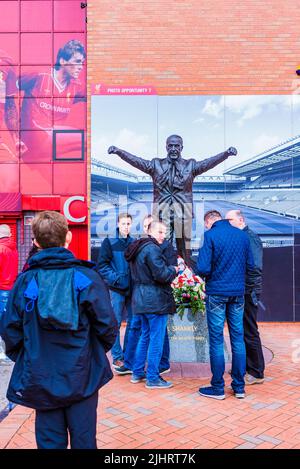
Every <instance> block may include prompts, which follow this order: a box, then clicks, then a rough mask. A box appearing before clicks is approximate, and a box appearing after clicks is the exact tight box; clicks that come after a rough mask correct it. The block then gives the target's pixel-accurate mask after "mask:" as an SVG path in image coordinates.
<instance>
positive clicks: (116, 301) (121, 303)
mask: <svg viewBox="0 0 300 469" xmlns="http://www.w3.org/2000/svg"><path fill="white" fill-rule="evenodd" d="M110 298H111V304H112V307H113V310H114V313H115V316H116V320H117V321H118V326H119V332H118V335H117V338H116V341H115V343H114V345H113V346H112V349H111V354H112V357H113V360H114V361H115V360H123V359H124V352H125V350H126V346H127V342H128V333H129V330H130V323H131V319H132V312H131V299H130V298H129V297H127V296H124V295H121V294H120V293H118V292H115V291H110ZM124 308H125V309H126V312H127V327H126V331H125V337H124V345H123V350H122V347H121V342H120V327H121V322H122V313H123V310H124Z"/></svg>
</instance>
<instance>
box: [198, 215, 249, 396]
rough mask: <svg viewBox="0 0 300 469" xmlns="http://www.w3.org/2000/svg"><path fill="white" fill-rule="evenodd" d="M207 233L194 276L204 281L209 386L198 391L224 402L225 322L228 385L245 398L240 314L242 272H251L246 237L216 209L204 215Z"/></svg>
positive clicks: (242, 329) (244, 352) (243, 284)
mask: <svg viewBox="0 0 300 469" xmlns="http://www.w3.org/2000/svg"><path fill="white" fill-rule="evenodd" d="M204 224H205V227H206V228H207V231H206V232H205V234H204V241H203V246H202V247H201V248H200V249H199V255H198V261H197V268H196V273H197V274H198V275H200V276H201V277H204V278H205V280H206V288H205V289H206V314H207V325H208V333H209V348H210V365H211V372H212V379H211V383H210V384H211V385H210V386H207V387H202V388H200V389H199V393H200V395H201V396H205V397H210V398H213V399H225V393H224V379H223V374H224V371H225V359H224V337H223V329H224V323H225V319H226V320H227V324H228V329H229V334H230V341H231V348H232V375H231V377H232V383H231V388H232V390H233V392H234V395H235V397H237V398H243V397H245V381H244V375H245V370H246V350H245V343H244V328H243V313H244V294H245V277H246V272H247V271H250V270H251V269H253V267H254V265H253V257H252V253H251V248H250V242H249V238H248V236H247V235H246V233H244V232H243V231H241V230H239V229H237V228H235V227H233V226H231V224H230V222H229V221H228V220H222V216H221V214H220V213H219V212H218V211H216V210H211V211H209V212H207V213H206V214H205V216H204Z"/></svg>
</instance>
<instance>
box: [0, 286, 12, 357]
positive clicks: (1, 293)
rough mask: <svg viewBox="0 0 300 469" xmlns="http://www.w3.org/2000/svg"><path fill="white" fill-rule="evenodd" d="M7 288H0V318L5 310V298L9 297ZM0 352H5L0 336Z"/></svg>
mask: <svg viewBox="0 0 300 469" xmlns="http://www.w3.org/2000/svg"><path fill="white" fill-rule="evenodd" d="M9 293H10V291H9V290H0V318H1V316H2V314H3V312H4V310H5V307H6V304H7V300H8V297H9ZM0 353H5V345H4V342H3V340H2V339H1V337H0Z"/></svg>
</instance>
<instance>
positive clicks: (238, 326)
mask: <svg viewBox="0 0 300 469" xmlns="http://www.w3.org/2000/svg"><path fill="white" fill-rule="evenodd" d="M206 313H207V325H208V332H209V352H210V366H211V372H212V380H211V385H212V387H213V388H215V389H216V391H220V392H224V384H225V383H224V378H223V374H224V371H225V359H224V335H223V331H224V323H225V319H227V324H228V329H229V335H230V343H231V349H232V371H231V377H232V384H231V386H232V389H233V391H234V392H244V386H245V381H244V375H245V373H246V348H245V342H244V327H243V315H244V296H220V295H207V298H206Z"/></svg>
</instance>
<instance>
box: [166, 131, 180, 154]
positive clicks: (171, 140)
mask: <svg viewBox="0 0 300 469" xmlns="http://www.w3.org/2000/svg"><path fill="white" fill-rule="evenodd" d="M166 149H167V153H168V156H169V157H170V158H171V159H172V160H177V159H178V158H179V157H180V156H181V152H182V149H183V140H182V138H181V137H180V135H170V137H168V138H167V141H166Z"/></svg>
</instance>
